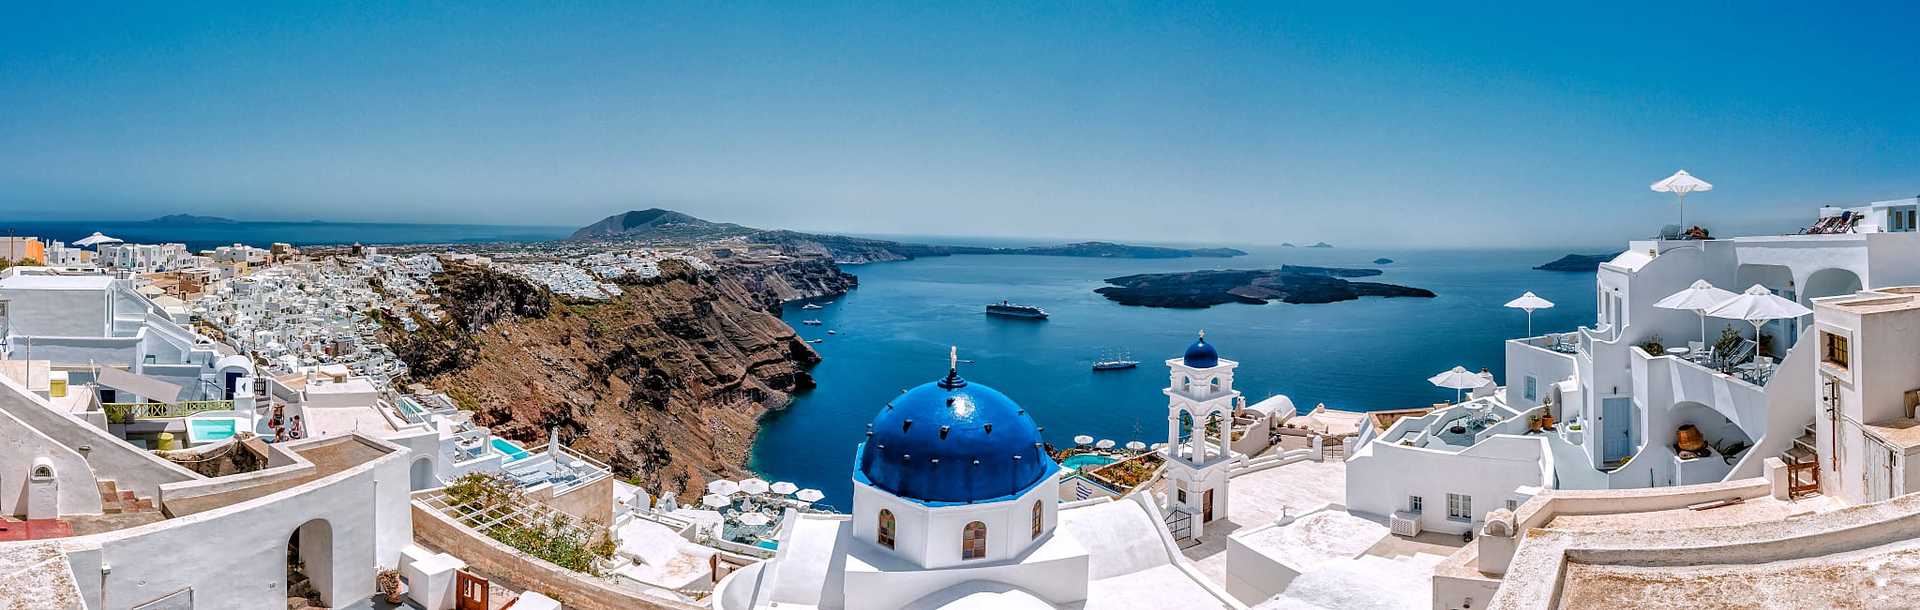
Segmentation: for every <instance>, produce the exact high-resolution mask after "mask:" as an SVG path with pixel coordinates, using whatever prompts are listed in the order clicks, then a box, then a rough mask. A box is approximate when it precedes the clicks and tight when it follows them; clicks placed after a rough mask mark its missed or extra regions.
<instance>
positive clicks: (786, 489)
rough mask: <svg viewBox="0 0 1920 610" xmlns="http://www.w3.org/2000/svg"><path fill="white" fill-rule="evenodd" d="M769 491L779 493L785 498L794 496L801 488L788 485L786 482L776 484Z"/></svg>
mask: <svg viewBox="0 0 1920 610" xmlns="http://www.w3.org/2000/svg"><path fill="white" fill-rule="evenodd" d="M767 489H769V490H772V491H773V493H777V494H780V495H783V496H784V495H788V494H792V493H793V492H794V491H796V490H799V489H800V486H799V485H794V484H792V483H788V482H786V481H781V482H779V483H774V484H773V486H772V487H768V488H767Z"/></svg>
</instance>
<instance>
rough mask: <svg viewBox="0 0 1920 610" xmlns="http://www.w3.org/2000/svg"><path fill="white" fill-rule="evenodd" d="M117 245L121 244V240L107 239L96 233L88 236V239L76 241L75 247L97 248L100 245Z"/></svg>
mask: <svg viewBox="0 0 1920 610" xmlns="http://www.w3.org/2000/svg"><path fill="white" fill-rule="evenodd" d="M117 243H121V242H120V238H117V237H107V236H105V235H101V234H100V232H99V231H94V232H93V234H92V235H88V236H86V237H82V238H80V239H78V240H76V241H74V242H73V245H76V246H80V247H82V248H86V247H89V246H97V245H100V244H117Z"/></svg>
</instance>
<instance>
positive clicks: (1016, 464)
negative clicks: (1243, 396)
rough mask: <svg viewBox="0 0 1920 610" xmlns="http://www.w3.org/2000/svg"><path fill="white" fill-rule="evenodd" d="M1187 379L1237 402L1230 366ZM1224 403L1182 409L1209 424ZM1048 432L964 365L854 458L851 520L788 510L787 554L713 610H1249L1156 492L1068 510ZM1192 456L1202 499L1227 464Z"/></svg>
mask: <svg viewBox="0 0 1920 610" xmlns="http://www.w3.org/2000/svg"><path fill="white" fill-rule="evenodd" d="M1210 349H1211V348H1208V350H1206V351H1210ZM1197 365H1204V366H1197ZM1183 367H1184V368H1178V369H1176V375H1179V376H1184V377H1187V378H1190V379H1192V380H1194V381H1195V382H1197V383H1200V384H1204V385H1208V386H1209V387H1211V384H1212V380H1214V379H1220V380H1222V384H1223V385H1222V386H1221V388H1223V389H1222V390H1221V391H1223V392H1231V375H1232V363H1231V362H1206V361H1199V362H1193V363H1185V362H1183ZM1213 392H1214V390H1211V389H1209V390H1207V392H1205V393H1195V394H1188V393H1185V392H1182V393H1179V395H1178V396H1176V397H1175V398H1174V401H1175V403H1176V404H1177V405H1181V408H1183V409H1185V410H1186V411H1187V412H1190V413H1195V414H1198V415H1200V416H1201V417H1202V418H1204V416H1205V415H1207V414H1210V413H1212V412H1213V411H1212V410H1210V409H1211V408H1212V407H1214V406H1218V405H1216V404H1215V399H1216V398H1217V397H1215V396H1213V394H1212V393H1213ZM1196 399H1197V400H1196ZM1223 408H1225V407H1223ZM1176 421H1178V416H1177V415H1176ZM1201 421H1204V419H1202V420H1201ZM1229 421H1230V420H1229ZM1200 429H1203V428H1200ZM1040 433H1041V428H1040V426H1039V424H1037V423H1036V422H1035V421H1034V419H1033V416H1032V415H1031V414H1029V413H1028V412H1027V410H1026V409H1024V408H1021V406H1020V405H1019V403H1017V402H1014V400H1013V399H1011V398H1008V397H1007V396H1006V395H1005V394H1002V393H1000V392H999V391H998V390H995V389H993V388H991V387H988V386H986V385H984V384H980V383H976V382H970V381H968V380H966V379H962V378H961V377H960V374H959V372H958V370H957V359H956V366H955V368H950V369H949V370H948V372H947V376H946V377H945V378H943V379H940V380H938V381H933V382H929V383H925V384H921V385H920V386H918V387H915V388H913V389H911V390H908V391H907V392H906V393H904V394H901V395H899V396H898V397H896V398H894V399H893V400H892V402H890V403H888V404H886V406H884V407H882V408H881V409H880V412H879V413H878V414H877V415H875V417H874V419H873V423H872V424H870V425H869V428H868V431H867V440H866V441H865V442H863V443H861V444H860V445H859V446H858V447H857V448H855V450H854V456H855V457H854V464H855V467H854V471H853V473H852V478H853V488H854V490H853V510H852V513H851V514H847V515H840V514H803V513H796V512H790V513H788V514H787V516H786V517H785V523H783V524H782V527H781V532H782V534H781V537H780V540H779V549H780V550H779V554H778V555H777V556H775V558H774V559H771V560H768V561H766V562H762V563H758V564H754V565H752V566H749V567H747V568H743V569H741V570H739V571H737V572H734V573H733V574H731V575H729V576H727V578H726V579H724V580H722V581H721V582H720V583H719V585H718V586H717V587H716V588H715V590H714V595H713V597H712V599H713V604H714V607H715V608H717V609H722V610H745V609H748V608H848V609H866V608H1009V609H1021V608H1089V609H1091V608H1186V609H1199V608H1238V607H1242V606H1241V605H1240V604H1239V602H1237V601H1235V600H1233V598H1232V597H1231V596H1229V595H1228V594H1227V592H1226V591H1225V590H1224V589H1223V588H1221V587H1220V586H1219V585H1218V584H1215V583H1213V582H1211V581H1209V580H1207V579H1206V578H1205V577H1204V576H1202V575H1201V574H1200V573H1199V572H1197V571H1196V570H1195V568H1194V567H1193V565H1192V564H1191V563H1189V562H1188V561H1187V559H1186V558H1185V557H1183V556H1182V555H1181V554H1180V552H1179V550H1178V547H1177V546H1176V544H1175V543H1174V541H1173V539H1172V537H1171V536H1169V535H1168V534H1167V530H1166V528H1165V527H1164V525H1163V516H1162V514H1161V512H1160V509H1159V507H1157V506H1155V505H1154V503H1153V501H1152V500H1151V499H1149V498H1148V497H1147V496H1146V495H1145V494H1136V495H1134V496H1129V497H1126V498H1122V499H1118V500H1108V499H1104V498H1103V499H1097V500H1089V501H1083V502H1073V503H1060V502H1058V500H1057V499H1058V498H1059V497H1060V496H1059V485H1060V477H1061V474H1062V469H1061V467H1060V465H1059V464H1058V463H1056V462H1055V461H1054V460H1053V458H1052V456H1050V455H1049V454H1048V453H1047V451H1046V445H1045V443H1044V441H1042V439H1041V435H1040ZM1177 433H1178V430H1177V429H1176V430H1175V434H1176V435H1177ZM1195 436H1200V435H1195ZM1194 450H1195V451H1198V452H1199V454H1198V455H1201V456H1203V459H1201V460H1199V461H1198V462H1194V463H1190V464H1189V465H1188V468H1189V470H1190V472H1186V474H1184V475H1183V476H1186V477H1187V478H1186V479H1184V480H1186V481H1189V482H1188V483H1187V484H1188V485H1189V486H1188V487H1186V489H1189V490H1192V491H1193V492H1194V493H1195V494H1201V495H1204V494H1205V493H1206V492H1207V490H1208V489H1210V488H1209V487H1208V485H1210V483H1208V482H1207V477H1208V476H1209V473H1210V470H1209V469H1210V468H1211V464H1212V460H1214V459H1219V456H1220V455H1222V454H1212V453H1208V452H1207V450H1206V449H1205V448H1204V447H1199V446H1196V448H1195V449H1194ZM1209 455H1212V456H1214V457H1213V458H1206V457H1204V456H1209ZM1223 478H1224V477H1223ZM1221 487H1223V488H1224V482H1222V483H1221ZM1198 497H1200V496H1198V495H1190V496H1189V498H1190V500H1189V502H1188V504H1193V503H1195V502H1198V501H1199V500H1198V499H1197V498H1198ZM1215 497H1216V501H1217V502H1224V499H1225V494H1224V492H1222V493H1220V494H1219V495H1217V496H1215ZM1181 506H1185V505H1181ZM1222 514H1224V513H1222Z"/></svg>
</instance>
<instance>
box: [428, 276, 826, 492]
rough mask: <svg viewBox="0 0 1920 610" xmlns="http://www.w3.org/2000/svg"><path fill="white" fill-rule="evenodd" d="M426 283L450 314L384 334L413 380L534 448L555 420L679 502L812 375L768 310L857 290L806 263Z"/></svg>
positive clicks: (734, 466) (807, 351)
mask: <svg viewBox="0 0 1920 610" xmlns="http://www.w3.org/2000/svg"><path fill="white" fill-rule="evenodd" d="M435 282H436V283H437V284H438V285H439V287H440V294H441V298H442V299H444V301H445V302H444V303H443V306H444V307H446V308H447V311H448V312H449V314H450V316H449V317H450V318H451V319H450V320H449V321H448V322H447V323H446V324H444V325H440V326H435V327H432V328H423V329H422V330H421V331H419V332H415V333H410V334H408V335H410V336H394V337H390V340H391V342H392V344H393V345H394V346H395V351H396V352H397V353H399V354H400V356H401V357H402V358H403V359H405V360H406V361H407V363H408V364H409V365H410V366H412V367H414V371H415V375H416V376H417V377H418V378H419V379H420V381H423V382H424V383H426V384H427V385H429V386H432V387H434V388H437V389H440V390H442V391H445V392H447V393H448V395H450V396H452V397H454V399H455V401H456V402H458V403H459V404H460V405H461V406H462V407H463V408H467V409H471V410H472V411H473V413H474V421H475V422H477V423H480V424H482V425H486V426H491V427H492V428H493V430H494V432H495V433H496V434H499V435H501V436H504V437H507V438H511V439H514V440H518V441H522V442H525V443H530V444H538V443H544V442H545V441H546V438H547V435H548V432H549V430H557V431H558V433H559V435H560V440H561V442H562V443H566V444H569V445H571V446H572V447H574V448H576V449H580V450H582V451H584V452H585V453H587V454H589V455H592V456H594V457H596V458H599V459H602V460H604V461H606V462H607V463H608V464H610V465H612V466H613V468H614V469H615V470H616V471H617V473H618V474H619V475H620V476H622V477H628V478H633V479H637V480H639V481H641V482H642V483H643V484H644V485H645V486H646V487H648V488H649V489H651V490H653V491H656V492H657V491H661V490H665V491H670V492H675V493H683V495H686V496H688V497H691V496H692V495H697V493H698V492H697V490H698V489H700V487H701V486H702V485H703V484H704V482H705V481H707V480H709V479H711V478H715V477H731V476H738V475H739V474H740V473H741V472H742V469H741V464H743V463H745V460H746V456H747V451H748V448H749V446H750V445H751V443H752V440H753V435H754V432H755V430H756V425H757V424H756V420H757V418H758V417H759V415H760V414H761V413H762V412H764V411H765V410H767V409H770V408H779V407H782V406H785V404H786V403H787V401H788V397H789V395H790V394H791V393H793V392H794V391H797V390H803V389H806V388H810V387H812V386H813V378H812V376H810V375H809V374H808V373H807V369H808V367H809V366H811V365H812V364H814V363H816V362H818V361H819V359H820V357H819V355H818V354H816V353H815V352H814V351H813V349H812V347H810V346H808V345H807V343H806V342H805V341H802V340H801V339H800V338H799V337H797V336H796V335H795V334H794V331H793V329H792V328H789V327H788V326H787V325H786V324H785V323H783V322H781V321H780V319H779V318H778V317H777V316H776V315H774V314H775V313H777V311H778V308H779V307H780V304H781V303H782V302H784V301H786V300H791V299H796V298H808V297H816V296H825V295H836V294H841V293H844V292H846V291H847V290H849V289H852V288H853V287H854V286H855V285H856V279H855V278H854V277H853V276H851V275H847V274H844V273H841V272H840V271H839V269H838V268H837V267H835V266H834V265H833V264H832V263H830V262H828V261H825V260H820V259H808V260H801V261H797V262H788V263H779V264H765V265H726V266H722V267H720V268H719V269H717V270H715V271H708V272H699V271H695V270H694V269H692V268H691V267H689V266H687V265H685V264H683V263H679V262H677V261H668V262H664V263H662V264H661V276H660V277H658V278H651V279H647V280H623V281H621V282H620V283H621V285H622V288H623V289H624V294H622V295H621V296H620V297H619V298H617V299H613V300H610V301H596V302H583V301H567V300H563V299H561V298H558V297H556V296H554V295H552V294H551V293H549V292H547V291H546V290H544V289H541V288H538V287H535V286H533V285H531V284H529V283H527V282H525V281H523V280H520V279H519V278H516V277H514V276H510V275H507V274H504V273H500V272H496V271H492V270H489V269H486V268H481V267H473V266H466V265H450V266H449V267H448V268H447V271H446V272H445V273H443V274H441V275H438V276H436V277H435ZM396 334H397V333H396Z"/></svg>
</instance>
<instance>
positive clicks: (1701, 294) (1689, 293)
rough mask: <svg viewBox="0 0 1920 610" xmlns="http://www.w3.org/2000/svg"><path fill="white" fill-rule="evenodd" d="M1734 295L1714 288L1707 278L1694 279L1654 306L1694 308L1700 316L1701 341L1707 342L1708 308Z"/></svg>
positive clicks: (1654, 303)
mask: <svg viewBox="0 0 1920 610" xmlns="http://www.w3.org/2000/svg"><path fill="white" fill-rule="evenodd" d="M1733 297H1734V294H1733V293H1732V292H1729V291H1726V290H1722V289H1719V288H1714V287H1713V284H1709V283H1707V281H1706V280H1694V281H1693V285H1692V286H1688V287H1687V288H1686V289H1685V290H1681V291H1680V292H1676V293H1673V294H1670V295H1667V298H1664V299H1660V300H1658V301H1654V302H1653V306H1654V307H1658V308H1661V309H1683V310H1692V311H1693V313H1694V314H1695V315H1698V316H1700V342H1701V343H1706V342H1707V310H1709V309H1713V308H1715V307H1718V306H1720V304H1721V303H1725V302H1727V300H1728V299H1732V298H1733Z"/></svg>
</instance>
